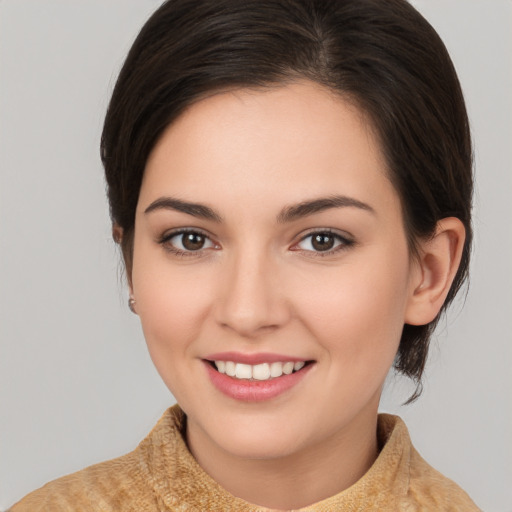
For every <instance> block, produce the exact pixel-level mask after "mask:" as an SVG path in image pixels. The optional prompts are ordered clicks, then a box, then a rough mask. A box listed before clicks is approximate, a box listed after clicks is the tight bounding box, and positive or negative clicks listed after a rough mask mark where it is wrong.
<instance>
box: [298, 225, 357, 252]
mask: <svg viewBox="0 0 512 512" xmlns="http://www.w3.org/2000/svg"><path fill="white" fill-rule="evenodd" d="M319 234H328V235H330V236H332V237H334V238H336V239H337V240H338V241H339V242H340V243H338V244H337V245H335V246H334V247H333V248H332V249H329V250H327V251H314V250H309V249H302V248H300V247H298V245H299V244H300V243H301V242H303V241H304V240H306V239H307V238H309V237H311V236H314V235H319ZM355 244H356V242H355V240H354V237H352V236H351V235H349V234H348V233H346V232H340V231H338V230H335V229H332V228H313V229H310V230H308V231H307V232H306V233H301V235H300V236H299V239H298V240H297V241H296V242H295V243H294V244H293V245H292V247H291V248H290V249H291V250H292V251H302V252H304V253H308V255H310V256H314V257H316V256H320V257H322V256H329V255H332V254H334V253H336V252H338V251H343V250H347V249H349V248H350V247H353V246H354V245H355Z"/></svg>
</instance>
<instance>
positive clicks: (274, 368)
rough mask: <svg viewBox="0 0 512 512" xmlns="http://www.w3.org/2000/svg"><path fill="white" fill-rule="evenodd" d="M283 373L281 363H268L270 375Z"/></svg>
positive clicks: (274, 375)
mask: <svg viewBox="0 0 512 512" xmlns="http://www.w3.org/2000/svg"><path fill="white" fill-rule="evenodd" d="M281 375H283V363H271V364H270V376H271V377H281Z"/></svg>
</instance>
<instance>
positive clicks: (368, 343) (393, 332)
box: [294, 258, 408, 373]
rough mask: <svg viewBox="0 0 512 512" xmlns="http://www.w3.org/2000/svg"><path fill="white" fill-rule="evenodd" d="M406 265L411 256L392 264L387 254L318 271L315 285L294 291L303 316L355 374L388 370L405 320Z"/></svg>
mask: <svg viewBox="0 0 512 512" xmlns="http://www.w3.org/2000/svg"><path fill="white" fill-rule="evenodd" d="M384 260H385V261H384ZM407 268H408V262H407V260H406V259H405V260H404V261H401V262H398V261H394V264H393V259H386V258H382V260H381V261H380V262H379V261H371V260H370V261H365V260H361V262H360V263H359V262H358V264H357V266H356V265H354V266H352V265H347V266H346V267H340V268H339V269H336V270H335V271H333V272H326V273H325V275H324V276H319V275H317V276H316V280H315V283H314V286H308V289H307V290H299V289H296V290H295V292H294V294H295V296H296V297H298V298H300V299H299V300H298V302H297V304H299V306H298V307H299V308H300V312H299V314H298V315H299V316H300V317H302V318H303V319H305V321H306V323H307V326H308V329H309V330H310V332H312V333H313V335H314V337H315V338H316V339H317V340H318V342H319V343H320V344H321V345H323V347H324V349H326V350H327V351H328V352H329V356H330V357H331V358H333V359H336V360H338V362H340V361H341V363H342V364H344V365H346V366H347V367H350V371H351V372H353V371H359V372H363V373H366V372H372V371H375V370H376V369H377V368H378V367H382V371H384V372H385V373H387V370H388V369H389V366H391V364H392V362H393V359H394V357H395V354H396V351H397V350H398V345H399V342H400V337H401V333H402V329H403V324H404V316H405V306H406V303H407V288H408V286H407V283H408V280H407V270H406V269H407ZM386 367H387V368H386Z"/></svg>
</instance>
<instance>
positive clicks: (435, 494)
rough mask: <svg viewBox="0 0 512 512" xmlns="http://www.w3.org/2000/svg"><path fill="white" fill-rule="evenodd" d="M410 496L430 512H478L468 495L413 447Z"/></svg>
mask: <svg viewBox="0 0 512 512" xmlns="http://www.w3.org/2000/svg"><path fill="white" fill-rule="evenodd" d="M409 474H410V481H409V495H410V496H411V497H412V498H413V499H414V500H415V501H416V502H417V503H418V504H419V505H422V506H423V507H425V508H427V507H429V508H428V510H430V509H431V510H439V511H446V512H458V511H461V510H464V511H466V512H478V511H479V510H480V509H479V508H478V507H477V506H476V505H475V504H474V503H473V501H472V500H471V498H470V497H469V496H468V494H467V493H466V492H465V491H464V490H463V489H461V488H460V487H459V486H458V485H457V484H456V483H455V482H453V481H452V480H450V479H449V478H447V477H445V476H444V475H443V474H441V473H440V472H439V471H437V470H436V469H434V468H433V467H432V466H430V465H429V464H428V463H427V462H426V461H425V460H424V459H423V458H422V457H421V455H420V454H419V453H418V452H417V451H416V450H415V449H414V448H413V447H411V462H410V472H409Z"/></svg>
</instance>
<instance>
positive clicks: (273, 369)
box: [214, 361, 306, 380]
mask: <svg viewBox="0 0 512 512" xmlns="http://www.w3.org/2000/svg"><path fill="white" fill-rule="evenodd" d="M214 363H215V367H216V368H217V371H218V372H219V373H225V374H226V375H229V376H230V377H235V378H237V379H254V380H269V379H274V378H276V377H281V376H282V375H283V374H284V375H290V374H291V373H293V372H294V371H296V372H297V371H299V370H301V369H302V368H304V366H305V364H306V363H305V362H304V361H298V362H296V363H292V362H291V361H287V362H286V363H279V362H276V363H261V364H255V365H250V364H243V363H235V362H233V361H214Z"/></svg>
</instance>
